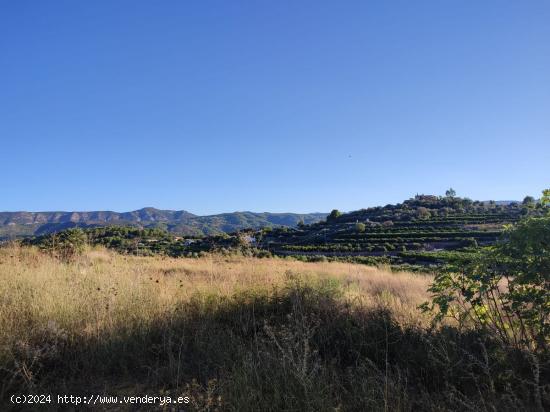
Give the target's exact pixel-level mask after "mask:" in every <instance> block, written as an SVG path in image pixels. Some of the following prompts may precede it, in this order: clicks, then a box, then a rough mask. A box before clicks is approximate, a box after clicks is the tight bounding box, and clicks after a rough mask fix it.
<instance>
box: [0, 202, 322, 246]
mask: <svg viewBox="0 0 550 412" xmlns="http://www.w3.org/2000/svg"><path fill="white" fill-rule="evenodd" d="M326 216H327V213H272V212H248V211H245V212H228V213H220V214H214V215H205V216H199V215H195V214H193V213H190V212H188V211H186V210H169V209H156V208H154V207H144V208H141V209H137V210H133V211H129V212H114V211H109V210H96V211H43V212H27V211H16V212H0V239H9V238H17V237H25V236H33V235H42V234H47V233H51V232H56V231H59V230H63V229H67V228H70V227H97V226H106V225H123V226H137V227H143V228H162V229H165V230H168V231H169V232H171V233H175V234H181V235H187V236H203V235H211V234H216V233H222V232H226V233H229V232H234V231H237V230H242V229H249V228H251V229H259V228H261V227H265V226H289V227H294V226H296V225H297V224H298V223H299V222H302V221H303V222H304V223H306V224H307V223H315V222H318V221H320V220H322V219H324V218H325V217H326Z"/></svg>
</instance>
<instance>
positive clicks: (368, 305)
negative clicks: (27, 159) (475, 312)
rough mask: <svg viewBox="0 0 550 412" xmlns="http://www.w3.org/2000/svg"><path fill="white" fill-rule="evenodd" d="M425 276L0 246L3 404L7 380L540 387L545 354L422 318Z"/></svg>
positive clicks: (383, 401)
mask: <svg viewBox="0 0 550 412" xmlns="http://www.w3.org/2000/svg"><path fill="white" fill-rule="evenodd" d="M431 280H432V279H431V277H430V276H427V275H421V274H411V273H403V272H397V273H392V272H391V271H389V270H387V269H384V268H373V267H368V266H363V265H355V264H347V263H328V262H316V263H304V262H300V261H294V260H287V259H278V258H273V259H255V258H245V257H223V256H209V257H204V258H200V259H185V258H179V259H171V258H165V257H135V256H123V255H119V254H116V253H113V252H110V251H108V250H106V249H91V250H87V251H86V252H85V253H84V255H82V256H80V257H78V258H77V259H76V260H74V261H72V262H62V261H59V260H57V259H54V258H51V257H49V256H47V255H45V254H42V253H40V252H39V251H38V250H36V249H33V248H26V247H25V248H20V247H5V248H0V409H2V410H9V409H7V408H9V407H10V405H9V403H8V402H6V399H8V397H9V395H10V394H13V393H54V394H55V393H82V394H84V393H86V392H87V393H90V392H92V393H102V394H109V395H112V394H119V395H121V394H126V395H136V394H138V395H139V394H149V395H151V394H159V393H163V394H165V395H166V394H170V395H173V396H180V395H183V396H188V395H189V396H190V397H191V398H192V404H191V405H188V409H190V410H203V411H213V410H233V411H255V410H267V411H279V410H291V411H296V410H300V411H302V410H304V411H320V410H326V411H328V410H330V411H334V410H375V411H376V410H381V411H382V410H383V411H387V410H396V411H409V410H441V411H447V410H456V409H457V408H458V409H460V410H472V411H474V410H479V405H484V406H483V408H482V410H493V409H494V408H493V407H492V405H497V406H496V408H497V409H498V410H521V409H525V408H529V407H531V406H532V405H542V404H543V403H544V402H547V401H546V400H544V399H546V398H545V396H546V395H544V393H545V392H544V390H545V389H544V388H545V386H544V385H543V382H546V381H547V380H548V379H547V376H546V374H547V372H546V369H545V368H546V366H540V368H539V367H538V366H537V368H538V369H536V370H540V376H539V375H537V376H534V375H533V374H532V373H531V372H530V370H531V369H532V368H531V365H539V364H540V365H545V364H543V363H541V362H542V361H543V359H542V360H539V359H535V358H534V357H532V356H527V355H529V354H527V355H526V356H523V355H521V354H520V355H521V356H520V355H518V354H515V353H511V352H509V351H507V349H506V348H502V347H500V346H498V345H495V343H494V342H493V341H492V340H491V337H490V336H485V335H483V334H482V333H479V332H477V331H459V330H457V329H454V328H445V327H444V328H441V329H437V330H433V329H430V328H428V327H427V325H428V321H429V319H427V318H426V317H425V315H423V314H421V313H420V312H419V311H418V309H417V306H418V305H419V304H420V303H422V302H424V301H425V300H427V298H428V294H427V292H426V289H427V287H428V285H429V283H430V282H431ZM518 356H519V358H518ZM511 359H513V361H511ZM535 361H536V362H535ZM493 370H504V371H505V372H506V373H500V374H497V375H495V376H493V372H492V371H493ZM509 388H514V390H515V392H510V389H509ZM3 402H4V404H2V403H3ZM525 405H527V407H525ZM545 405H546V404H545ZM539 409H540V408H539ZM52 410H55V408H53V409H52ZM132 410H135V408H134V409H132ZM143 410H150V407H148V408H145V409H143ZM533 410H536V408H535V409H533Z"/></svg>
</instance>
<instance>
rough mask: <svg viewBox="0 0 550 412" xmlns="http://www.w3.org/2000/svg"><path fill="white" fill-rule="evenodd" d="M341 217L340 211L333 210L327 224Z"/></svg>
mask: <svg viewBox="0 0 550 412" xmlns="http://www.w3.org/2000/svg"><path fill="white" fill-rule="evenodd" d="M340 216H342V212H340V211H339V210H338V209H333V210H332V212H330V215H328V216H327V222H332V221H334V220H336V219H338V218H339V217H340Z"/></svg>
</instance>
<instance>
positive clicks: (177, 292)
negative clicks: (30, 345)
mask: <svg viewBox="0 0 550 412" xmlns="http://www.w3.org/2000/svg"><path fill="white" fill-rule="evenodd" d="M293 277H294V278H301V279H303V280H304V281H307V282H310V281H316V280H323V279H325V280H326V279H334V280H336V281H337V282H338V283H339V284H340V285H341V289H342V291H343V292H344V298H346V299H350V300H353V301H354V302H355V303H356V304H357V305H361V306H363V307H373V306H380V305H382V306H386V307H389V308H390V309H391V310H392V312H393V313H394V314H396V315H397V316H398V318H399V319H400V320H402V321H404V322H418V321H419V320H420V319H421V317H420V315H419V313H418V311H417V310H416V306H417V305H418V304H420V303H421V302H422V301H424V300H426V299H427V293H426V289H427V286H428V284H429V282H430V281H431V278H430V277H429V276H423V275H418V274H410V273H403V272H399V273H391V272H390V271H388V270H382V269H377V268H373V267H368V266H364V265H355V264H346V263H304V262H299V261H292V260H285V259H255V258H244V257H229V258H228V257H221V256H214V257H207V258H201V259H185V258H179V259H172V258H165V257H135V256H122V255H118V254H116V253H113V252H110V251H108V250H106V249H93V250H88V251H87V252H86V253H85V254H84V255H83V256H82V257H80V258H78V259H77V260H76V261H74V262H71V263H64V262H61V261H59V260H56V259H53V258H50V257H48V256H47V255H44V254H42V253H40V252H38V251H37V250H35V249H31V248H18V247H12V248H4V249H0V330H1V331H4V332H3V333H2V335H0V339H1V340H2V341H5V340H6V339H9V338H11V337H13V335H14V331H17V333H16V335H17V336H18V337H19V338H24V336H25V335H26V334H27V332H28V331H30V330H31V329H30V328H29V326H31V325H32V326H33V327H43V326H47V325H50V326H51V325H53V324H55V325H57V326H58V327H60V328H62V329H65V330H71V331H73V332H77V333H81V334H94V333H95V334H97V333H98V332H99V331H101V330H105V329H113V328H115V329H117V328H121V327H127V325H128V324H129V323H131V322H132V321H138V322H139V321H145V322H147V321H149V320H151V319H155V318H157V317H158V316H160V315H161V314H162V313H164V312H169V311H171V309H172V308H173V307H174V306H175V305H176V304H178V303H181V302H186V301H188V300H189V299H190V298H191V297H192V296H195V295H197V294H203V295H216V296H231V295H233V294H235V293H239V292H243V291H260V290H262V291H268V290H270V289H272V288H276V287H282V286H283V285H284V284H285V283H286V282H287V281H288V280H289V278H293ZM6 334H8V336H6Z"/></svg>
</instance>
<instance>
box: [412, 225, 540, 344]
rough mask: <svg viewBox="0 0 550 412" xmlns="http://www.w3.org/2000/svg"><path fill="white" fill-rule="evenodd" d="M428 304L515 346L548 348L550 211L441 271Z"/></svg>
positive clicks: (438, 314) (442, 314)
mask: <svg viewBox="0 0 550 412" xmlns="http://www.w3.org/2000/svg"><path fill="white" fill-rule="evenodd" d="M430 291H431V292H432V293H433V300H432V302H431V305H430V304H426V305H423V308H424V310H436V312H437V316H436V319H442V318H443V317H445V316H452V317H455V318H456V319H457V320H458V321H459V322H461V323H463V322H469V323H472V324H474V325H475V326H477V327H480V328H487V329H490V330H491V331H492V332H493V333H494V334H495V336H498V337H499V338H500V339H501V340H502V341H504V342H506V343H507V344H510V345H513V346H516V347H521V348H525V347H529V348H532V349H536V350H547V349H548V343H549V340H550V215H549V216H547V217H540V218H527V219H525V220H523V221H521V222H520V223H518V225H517V226H515V227H512V228H509V229H508V230H507V231H506V232H505V233H504V236H503V239H502V241H501V242H500V243H498V244H497V245H496V246H494V247H491V248H488V249H487V250H486V251H484V252H483V253H481V254H480V256H479V258H477V259H475V260H474V261H473V262H472V263H471V264H469V265H466V266H465V267H458V266H457V267H450V268H449V270H447V271H444V272H443V273H441V274H439V275H438V276H436V278H435V281H434V283H433V284H432V286H431V288H430Z"/></svg>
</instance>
